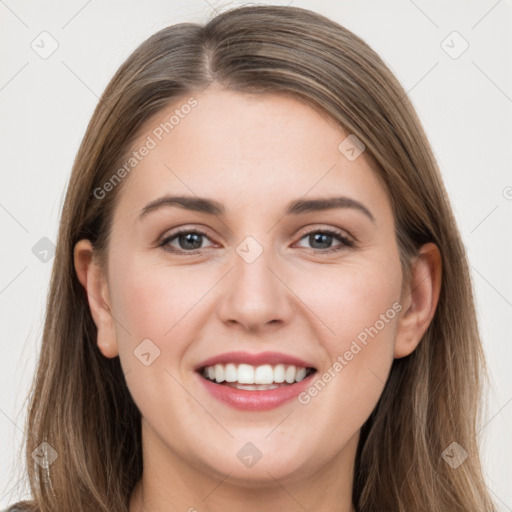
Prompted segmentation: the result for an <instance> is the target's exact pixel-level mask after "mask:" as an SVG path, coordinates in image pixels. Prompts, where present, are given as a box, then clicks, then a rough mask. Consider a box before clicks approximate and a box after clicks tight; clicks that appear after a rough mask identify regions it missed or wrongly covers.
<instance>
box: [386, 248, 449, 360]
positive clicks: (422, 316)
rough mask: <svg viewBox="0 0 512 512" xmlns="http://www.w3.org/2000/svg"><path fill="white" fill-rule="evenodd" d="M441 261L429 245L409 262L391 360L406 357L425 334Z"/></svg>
mask: <svg viewBox="0 0 512 512" xmlns="http://www.w3.org/2000/svg"><path fill="white" fill-rule="evenodd" d="M441 273H442V260H441V254H440V252H439V248H438V247H437V245H435V244H433V243H428V244H425V245H423V246H422V247H421V248H420V249H419V252H418V255H417V256H416V257H415V259H414V261H413V262H412V267H411V279H410V282H409V283H408V285H407V287H406V289H405V290H404V293H403V294H402V298H403V300H402V306H403V309H402V314H401V316H400V319H399V321H398V326H397V332H396V340H395V358H396V359H399V358H401V357H405V356H408V355H409V354H411V353H412V352H413V351H414V350H415V349H416V347H417V346H418V344H419V342H420V340H421V338H422V336H423V334H424V333H425V331H426V330H427V328H428V326H429V325H430V322H431V321H432V318H433V317H434V313H435V311H436V307H437V303H438V301H439V294H440V292H441Z"/></svg>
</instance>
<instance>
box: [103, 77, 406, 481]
mask: <svg viewBox="0 0 512 512" xmlns="http://www.w3.org/2000/svg"><path fill="white" fill-rule="evenodd" d="M190 96H193V97H194V98H195V100H196V103H195V104H194V106H192V107H191V108H182V107H183V105H184V104H186V103H187V99H188V98H189V97H190ZM190 96H187V97H185V98H183V100H181V101H178V102H176V103H175V104H173V105H172V107H169V108H168V109H166V110H165V111H162V112H161V113H159V114H158V116H157V117H156V118H155V119H153V120H152V121H151V123H149V124H148V125H147V126H146V127H145V128H144V130H143V131H142V133H141V135H140V137H139V139H138V140H137V141H136V142H135V144H134V145H133V148H132V149H133V150H139V149H140V148H141V147H142V146H143V145H146V147H149V150H148V151H139V154H141V153H145V156H143V157H141V158H140V161H138V163H137V165H136V166H135V167H134V168H133V169H132V170H131V171H130V174H129V176H127V177H125V178H124V179H125V182H124V183H123V186H122V189H121V190H120V196H119V203H118V205H117V206H116V210H115V213H114V218H113V230H112V236H111V239H110V244H109V249H108V273H107V275H106V276H105V288H104V292H102V296H104V297H105V301H106V304H107V305H108V309H109V311H110V313H111V315H112V317H113V318H114V319H115V322H113V323H112V324H111V325H110V326H108V325H107V322H106V321H105V324H102V323H101V322H102V321H101V320H99V321H97V324H98V323H99V324H101V325H99V338H98V339H99V344H100V348H102V350H103V351H104V354H106V355H108V356H109V357H110V356H115V355H119V357H120V360H121V364H122V367H123V370H124V372H125V374H126V380H127V384H128V387H129V390H130V393H131V394H132V396H133V399H134V400H135V402H136V404H137V406H138V407H139V409H140V411H141V414H142V417H143V436H144V443H145V448H147V449H149V447H151V450H153V452H154V456H155V457H156V458H157V459H158V460H160V461H163V460H173V459H174V460H179V461H181V462H180V463H181V464H186V465H187V466H188V467H190V468H195V469H196V470H197V471H200V472H201V473H204V474H211V475H216V476H220V477H223V476H225V475H226V474H228V473H230V474H231V478H233V479H240V481H242V480H243V481H244V482H246V483H247V482H257V481H260V480H263V479H268V473H267V472H269V473H271V474H272V475H273V477H275V478H277V479H284V480H286V479H292V478H296V477H307V476H308V475H310V474H311V475H313V474H315V473H317V472H318V471H321V470H322V469H323V468H327V467H329V466H330V465H332V466H333V467H334V466H335V464H338V463H339V462H340V460H342V459H344V460H345V459H347V457H349V458H353V457H354V453H355V447H356V445H357V440H358V436H359V429H360V428H361V426H362V424H363V423H364V422H365V421H366V419H367V418H368V416H369V415H370V413H371V411H372V410H373V409H374V407H375V405H376V403H377V401H378V399H379V396H380V395H381V393H382V390H383V388H384V383H385V381H386V378H387V376H388V373H389V370H390V367H391V363H392V361H393V358H394V357H395V355H396V351H397V344H398V343H400V339H401V338H400V332H401V331H400V318H401V316H402V313H403V312H401V311H400V310H401V309H402V310H403V308H404V307H405V306H406V305H405V304H403V303H402V302H401V301H402V297H401V287H402V272H401V267H400V260H399V252H398V247H397V243H396V239H395V232H394V229H395V225H394V219H393V212H392V209H391V205H390V201H389V198H388V196H387V193H386V190H385V188H384V186H383V185H382V183H381V182H380V179H379V178H378V177H377V174H376V171H375V168H374V167H373V164H372V162H371V161H370V160H369V158H367V155H366V154H365V153H364V152H363V153H362V154H361V155H360V156H358V157H357V158H355V159H354V158H353V155H352V154H351V153H352V152H351V151H350V150H348V152H347V147H348V146H349V145H350V139H349V140H348V141H345V142H343V141H344V140H345V139H346V137H347V136H348V135H349V133H346V132H344V131H343V130H341V129H340V128H339V127H338V126H337V125H336V124H335V123H334V121H333V120H332V119H330V118H328V117H327V116H325V115H324V114H321V113H319V112H318V111H316V110H315V109H313V108H312V107H310V106H308V105H306V104H304V103H302V102H300V101H298V100H296V99H294V98H292V97H290V96H285V95H280V94H271V95H266V96H262V95H257V96H249V95H242V94H240V93H235V92H229V91H225V90H223V89H221V88H220V87H214V86H211V87H210V88H208V89H206V90H205V91H204V92H203V93H197V94H192V95H190ZM176 109H178V110H179V111H180V112H181V115H180V116H177V117H176V118H175V119H174V124H173V127H172V129H169V126H167V129H168V133H166V131H165V130H163V129H162V125H161V124H160V123H165V121H168V120H169V119H170V118H171V116H172V115H173V113H175V111H176ZM185 112H187V113H186V114H185ZM176 119H179V121H178V122H176ZM158 127H160V130H158ZM157 135H158V136H157ZM148 137H149V138H150V139H151V140H152V141H153V142H150V140H149V139H148ZM342 142H343V144H342V146H341V150H340V144H341V143H342ZM355 149H356V151H357V148H355ZM347 156H350V157H351V158H348V157H347ZM170 196H183V197H184V198H185V199H186V200H188V203H187V202H184V201H182V202H181V203H180V204H181V205H180V204H178V202H174V203H173V202H171V201H170V200H169V201H167V202H166V201H165V200H164V199H163V198H165V197H170ZM199 198H202V199H204V201H202V202H200V201H199ZM339 198H344V199H339ZM327 199H333V201H332V202H331V203H330V205H328V206H329V207H328V208H325V204H324V207H323V208H319V205H320V206H321V205H322V201H325V200H327ZM206 200H208V201H212V202H214V204H213V206H212V205H211V204H209V203H207V202H206ZM317 200H318V201H317ZM315 201H316V202H315ZM298 202H300V203H298ZM191 205H192V206H193V205H195V209H192V208H191ZM315 206H316V207H315ZM214 207H216V208H217V210H215V209H214ZM209 210H211V211H209ZM212 212H213V213H212ZM96 317H97V316H96ZM96 317H95V318H96ZM233 353H235V354H233ZM212 358H213V359H212ZM215 363H217V364H218V366H217V367H216V366H215ZM294 363H296V364H294ZM228 364H230V365H231V366H229V368H228V366H227V365H228ZM240 365H241V366H240ZM268 365H270V369H269V366H268ZM292 365H293V366H295V367H296V372H294V371H293V369H288V368H289V367H290V366H292ZM205 366H206V367H210V368H211V369H210V370H208V369H206V370H205V374H206V375H208V373H209V375H210V377H211V378H212V379H214V380H215V379H216V378H218V379H222V378H228V379H229V380H231V381H232V380H236V381H237V382H241V383H242V384H243V382H244V381H245V382H248V383H249V384H246V386H249V388H252V389H238V388H237V387H236V386H237V385H236V383H233V382H231V383H229V384H227V383H226V381H224V382H223V383H213V382H209V381H208V380H207V379H206V378H205V376H204V375H202V369H203V368H204V367H205ZM260 367H264V368H263V369H261V368H260ZM301 367H304V368H309V369H308V370H307V371H305V370H301V369H300V368H301ZM311 369H314V371H313V372H312V370H311ZM216 371H217V373H215V372H216ZM304 373H306V377H304ZM254 374H255V375H256V376H257V379H256V381H257V382H258V383H260V384H259V385H260V386H263V387H262V388H261V389H254V388H255V387H256V384H253V385H252V386H251V384H250V381H251V377H254ZM269 376H270V377H269ZM287 377H288V378H289V379H290V380H291V381H293V380H297V381H299V382H296V383H294V384H291V383H288V382H287V381H286V378H287ZM283 378H285V381H284V382H282V379H283ZM266 379H268V380H266ZM301 379H302V380H301ZM271 381H273V382H274V384H270V385H268V384H267V385H264V384H262V383H264V382H271ZM276 381H281V382H276ZM276 384H277V387H276ZM238 387H243V386H240V385H239V386H238ZM267 388H270V389H267ZM258 458H259V460H258ZM254 461H256V462H254ZM162 464H164V462H162Z"/></svg>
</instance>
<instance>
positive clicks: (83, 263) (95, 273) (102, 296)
mask: <svg viewBox="0 0 512 512" xmlns="http://www.w3.org/2000/svg"><path fill="white" fill-rule="evenodd" d="M73 256H74V264H75V270H76V273H77V276H78V280H79V281H80V283H81V284H82V286H83V287H84V289H85V291H86V293H87V300H88V302H89V308H90V310H91V315H92V318H93V320H94V323H95V324H96V328H97V332H98V338H97V343H98V348H99V349H100V350H101V352H102V354H103V355H104V356H105V357H109V358H111V357H116V356H117V355H118V354H119V351H118V346H117V338H116V329H115V322H114V319H113V317H112V313H111V304H110V297H109V292H108V284H107V280H106V277H105V273H104V271H103V269H102V268H101V266H100V265H99V263H98V262H97V261H96V259H95V258H94V248H93V246H92V244H91V242H90V241H89V240H85V239H84V240H80V241H79V242H78V243H77V244H76V245H75V248H74V254H73Z"/></svg>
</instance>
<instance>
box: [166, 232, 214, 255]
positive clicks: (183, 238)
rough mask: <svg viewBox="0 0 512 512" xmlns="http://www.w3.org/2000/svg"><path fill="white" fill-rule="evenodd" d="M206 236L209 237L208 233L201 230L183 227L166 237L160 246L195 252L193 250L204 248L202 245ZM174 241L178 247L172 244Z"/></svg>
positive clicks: (182, 251)
mask: <svg viewBox="0 0 512 512" xmlns="http://www.w3.org/2000/svg"><path fill="white" fill-rule="evenodd" d="M204 237H205V238H208V236H207V235H206V233H204V232H203V231H201V230H198V229H182V230H180V231H176V232H175V233H173V234H171V235H169V236H167V237H166V238H164V239H163V240H162V242H161V243H160V244H159V246H160V247H164V248H165V249H167V250H169V251H171V252H176V253H188V254H194V252H193V251H196V250H198V249H204V247H202V243H203V238H204ZM173 241H175V242H176V243H177V244H178V247H177V248H176V247H175V246H172V245H171V242H173Z"/></svg>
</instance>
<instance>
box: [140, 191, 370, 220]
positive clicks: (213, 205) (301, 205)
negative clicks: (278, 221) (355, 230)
mask: <svg viewBox="0 0 512 512" xmlns="http://www.w3.org/2000/svg"><path fill="white" fill-rule="evenodd" d="M166 206H167V207H169V206H177V207H180V208H184V209H186V210H192V211H195V212H199V213H204V214H207V215H217V216H222V215H224V213H225V211H226V210H225V208H224V205H223V204H222V203H219V202H217V201H214V200H213V199H207V198H204V197H197V196H163V197H160V198H158V199H155V200H154V201H151V202H150V203H148V204H147V205H146V206H144V208H142V210H141V211H140V213H139V217H138V219H139V220H141V219H142V218H144V217H145V216H146V215H148V214H149V213H151V212H154V211H156V210H159V209H160V208H163V207H166ZM334 208H351V209H354V210H357V211H359V212H361V213H364V214H365V215H366V216H367V217H368V218H369V219H370V220H371V221H372V222H373V223H374V224H375V222H376V221H375V217H374V216H373V215H372V213H371V212H370V210H369V209H368V208H367V207H366V206H364V204H362V203H360V202H359V201H356V200H355V199H352V198H350V197H346V196H337V197H322V198H315V199H297V200H295V201H291V202H290V203H289V204H288V205H287V207H286V209H285V215H300V214H304V213H310V212H319V211H324V210H332V209H334Z"/></svg>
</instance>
